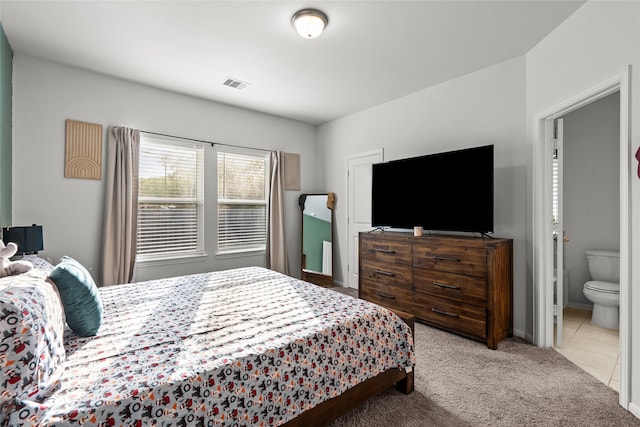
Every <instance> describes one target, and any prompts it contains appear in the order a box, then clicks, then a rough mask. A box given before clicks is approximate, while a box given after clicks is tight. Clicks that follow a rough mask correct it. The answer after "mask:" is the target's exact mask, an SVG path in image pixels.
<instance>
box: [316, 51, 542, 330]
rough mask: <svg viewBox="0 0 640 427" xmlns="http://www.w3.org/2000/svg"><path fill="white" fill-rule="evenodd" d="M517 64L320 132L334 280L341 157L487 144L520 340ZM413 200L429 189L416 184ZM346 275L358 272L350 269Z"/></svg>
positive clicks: (342, 209)
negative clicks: (510, 246) (331, 210)
mask: <svg viewBox="0 0 640 427" xmlns="http://www.w3.org/2000/svg"><path fill="white" fill-rule="evenodd" d="M524 95H525V61H524V57H520V58H516V59H513V60H510V61H506V62H503V63H500V64H498V65H495V66H493V67H489V68H486V69H483V70H480V71H477V72H475V73H471V74H469V75H466V76H463V77H460V78H457V79H454V80H450V81H447V82H445V83H442V84H440V85H437V86H435V87H432V88H429V89H425V90H422V91H420V92H416V93H414V94H411V95H408V96H406V97H403V98H400V99H397V100H395V101H392V102H389V103H386V104H383V105H379V106H377V107H374V108H371V109H369V110H366V111H362V112H360V113H357V114H353V115H351V116H348V117H345V118H342V119H339V120H335V121H333V122H330V123H327V124H324V125H321V126H320V127H319V131H318V148H319V150H322V152H321V153H319V155H323V156H324V158H325V165H326V166H325V170H326V176H325V187H326V188H328V189H329V190H330V191H335V192H336V193H337V196H338V200H339V201H340V203H338V204H337V205H336V209H335V220H336V221H335V222H336V224H335V226H336V231H337V234H336V240H335V241H334V254H335V259H336V263H335V264H334V275H335V277H336V280H338V281H343V280H344V278H345V276H346V272H347V262H348V256H347V254H346V250H347V209H348V205H347V202H346V196H347V173H346V168H347V162H346V158H347V157H348V156H352V155H355V154H358V153H363V152H367V151H371V150H374V149H378V148H383V149H384V160H385V161H386V160H395V159H400V158H404V157H411V156H417V155H422V154H429V153H437V152H441V151H447V150H453V149H460V148H467V147H474V146H479V145H486V144H494V156H495V184H494V187H495V188H494V191H495V200H494V211H495V214H494V224H495V228H494V231H495V232H494V234H495V236H497V237H505V238H512V239H514V270H515V272H514V329H515V333H516V334H517V335H520V336H524V335H525V329H526V307H527V297H526V294H525V292H526V288H525V277H526V275H527V272H526V271H525V263H526V258H525V257H526V251H525V245H526V241H525V224H526V223H525V221H526V217H527V207H528V204H529V200H528V199H527V194H526V191H525V189H526V179H527V178H526V164H527V160H528V158H529V157H530V155H531V153H530V151H529V149H528V147H527V144H526V138H525V122H524V120H525V110H524V108H525V99H524ZM415 191H416V197H420V194H421V193H425V194H428V191H429V187H428V185H425V186H424V187H420V186H419V185H417V184H416V188H415ZM350 268H356V269H357V268H358V266H357V265H353V266H350Z"/></svg>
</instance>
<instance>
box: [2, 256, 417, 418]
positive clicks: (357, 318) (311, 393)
mask: <svg viewBox="0 0 640 427" xmlns="http://www.w3.org/2000/svg"><path fill="white" fill-rule="evenodd" d="M100 294H101V296H102V301H103V305H104V309H105V321H104V323H103V325H102V327H101V329H100V331H99V334H98V336H97V337H92V338H80V337H78V336H76V335H74V334H73V333H71V332H70V331H69V330H67V331H66V333H65V347H66V353H67V358H66V361H65V362H64V367H65V369H64V373H63V374H62V377H61V379H60V384H61V388H60V389H59V390H58V391H56V392H55V393H54V394H53V395H52V396H50V397H48V398H47V399H46V400H44V401H42V402H36V401H33V402H31V401H29V400H23V401H22V402H20V403H21V405H22V407H21V408H20V409H19V410H17V411H16V412H14V413H13V414H12V418H11V420H10V425H32V424H36V423H40V424H41V425H44V426H50V425H75V424H82V425H100V426H118V425H126V426H149V425H154V426H214V425H231V426H233V425H280V424H282V423H284V422H286V421H288V420H291V419H293V418H295V417H296V416H297V415H299V414H300V413H301V412H303V411H305V410H307V409H310V408H312V407H314V406H316V405H318V404H319V403H321V402H323V401H325V400H328V399H330V398H332V397H335V396H337V395H339V394H341V393H342V392H344V391H345V390H347V389H348V388H350V387H352V386H354V385H356V384H358V383H360V382H362V381H364V380H366V379H369V378H372V377H374V376H376V375H377V374H379V373H381V372H383V371H385V370H387V369H389V368H400V369H406V370H407V371H408V370H410V369H411V368H412V366H413V364H414V354H413V340H412V335H411V331H410V329H409V328H408V327H407V325H405V324H404V323H403V322H402V321H401V320H400V319H399V318H398V317H397V316H396V315H395V314H393V313H392V312H390V311H389V310H386V309H383V308H380V307H378V306H376V305H374V304H371V303H368V302H366V301H363V300H358V299H356V298H351V297H349V296H346V295H342V294H340V293H338V292H334V291H330V290H327V289H323V288H321V287H319V286H315V285H311V284H308V283H305V282H302V281H300V280H296V279H293V278H291V277H288V276H284V275H282V274H279V273H276V272H273V271H271V270H267V269H263V268H258V267H251V268H242V269H235V270H228V271H222V272H212V273H203V274H195V275H190V276H182V277H176V278H169V279H161V280H154V281H149V282H141V283H137V284H128V285H117V286H111V287H105V288H101V289H100Z"/></svg>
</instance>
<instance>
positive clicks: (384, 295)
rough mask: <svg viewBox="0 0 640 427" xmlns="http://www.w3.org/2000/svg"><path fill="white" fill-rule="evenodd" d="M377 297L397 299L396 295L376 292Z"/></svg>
mask: <svg viewBox="0 0 640 427" xmlns="http://www.w3.org/2000/svg"><path fill="white" fill-rule="evenodd" d="M376 295H378V296H379V297H381V298H386V299H396V297H395V296H394V295H389V294H383V293H382V292H376Z"/></svg>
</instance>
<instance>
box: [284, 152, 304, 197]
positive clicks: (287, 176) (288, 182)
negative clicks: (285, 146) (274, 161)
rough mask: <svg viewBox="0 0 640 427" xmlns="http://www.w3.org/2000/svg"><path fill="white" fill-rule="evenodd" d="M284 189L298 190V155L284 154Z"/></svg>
mask: <svg viewBox="0 0 640 427" xmlns="http://www.w3.org/2000/svg"><path fill="white" fill-rule="evenodd" d="M284 189H285V190H300V154H297V153H284Z"/></svg>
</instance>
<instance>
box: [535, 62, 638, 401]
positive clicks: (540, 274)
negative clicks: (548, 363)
mask: <svg viewBox="0 0 640 427" xmlns="http://www.w3.org/2000/svg"><path fill="white" fill-rule="evenodd" d="M629 80H630V67H625V68H624V69H622V70H621V71H620V72H619V73H617V74H615V75H613V76H611V77H609V78H607V79H605V80H603V81H601V82H600V83H598V84H596V85H594V86H593V87H590V88H588V89H586V90H584V91H583V92H580V93H578V94H576V95H574V96H572V97H571V98H569V99H566V100H565V101H563V102H561V103H559V104H557V105H555V106H553V107H551V108H549V109H547V110H546V111H543V112H541V113H539V114H537V115H536V118H535V125H534V127H533V138H534V141H536V144H535V145H534V164H533V173H534V176H533V182H534V205H533V206H534V212H533V213H534V221H533V224H534V230H533V272H534V274H533V281H534V301H535V306H534V310H535V318H534V342H535V343H536V344H537V345H539V346H543V347H551V346H554V344H555V343H554V335H555V333H556V332H557V329H556V327H555V326H556V324H557V323H558V322H559V323H560V325H562V324H563V323H566V324H565V325H564V326H569V324H570V323H571V321H569V322H563V321H562V320H563V311H564V309H563V307H565V306H571V305H574V307H569V308H571V309H576V310H580V309H583V308H584V307H581V306H580V301H579V299H578V298H579V292H581V290H580V284H578V285H575V283H577V281H579V280H581V279H579V276H576V274H578V273H577V271H579V270H580V268H579V267H577V266H573V264H572V263H571V262H569V264H568V265H569V268H568V270H569V271H564V270H566V269H562V268H560V271H559V272H558V271H557V270H556V271H554V267H556V268H557V264H556V259H555V255H556V253H557V252H556V250H554V242H560V243H559V244H561V245H562V248H563V249H564V250H566V249H567V246H568V245H572V244H573V243H574V240H576V239H577V240H578V241H579V240H580V237H579V236H581V235H582V234H586V235H597V234H598V233H599V232H600V231H599V229H598V228H599V226H598V224H590V225H589V224H588V223H587V225H586V226H584V227H583V228H579V229H577V230H575V231H574V234H573V235H570V232H571V230H567V227H569V228H571V226H572V225H571V224H570V223H566V224H563V221H562V220H563V218H562V216H561V217H560V218H559V220H558V224H556V223H555V222H556V220H555V219H554V218H553V212H554V210H553V193H554V192H553V154H554V140H555V139H556V138H555V136H556V135H555V129H556V126H557V124H556V119H559V118H563V119H565V120H566V118H567V116H568V115H569V114H570V113H572V112H576V111H578V110H581V109H582V108H583V107H588V106H589V105H590V104H592V103H594V102H597V101H599V100H601V99H604V98H607V97H609V96H610V95H614V97H612V98H609V99H608V100H607V101H610V102H612V103H614V104H615V103H616V101H615V99H616V98H615V96H617V97H618V98H617V110H618V111H619V116H618V123H617V126H618V129H619V137H618V138H617V141H616V139H615V136H613V137H612V136H608V137H607V138H613V140H612V141H611V142H610V143H609V144H608V145H606V147H607V148H608V150H609V152H608V153H607V154H612V155H615V156H617V158H618V162H619V163H618V164H619V167H618V168H617V170H615V169H614V170H611V168H610V169H605V168H603V167H600V166H603V165H597V166H598V167H596V166H588V164H587V163H584V164H582V163H580V162H577V163H578V165H577V166H575V167H574V168H577V169H578V170H579V171H581V172H587V173H589V174H590V175H593V176H594V177H595V176H598V174H601V173H606V174H608V175H609V176H613V179H615V180H617V182H618V187H617V190H610V191H611V192H615V193H617V195H618V197H619V199H618V202H617V203H616V202H612V203H613V204H616V205H617V208H618V209H617V211H616V213H614V214H609V215H611V216H614V217H615V218H611V217H610V218H609V219H608V221H616V220H617V223H618V224H619V231H618V232H617V233H615V232H613V231H610V230H609V234H617V239H618V240H617V244H618V245H619V263H620V268H619V270H620V280H619V282H620V284H619V288H620V294H619V295H620V297H619V300H620V310H619V321H620V329H619V339H618V343H619V347H618V348H619V354H620V356H619V358H618V366H619V369H618V370H619V375H618V374H617V373H616V374H614V375H615V376H616V377H618V378H619V380H620V383H619V384H620V386H619V403H620V404H621V405H622V406H623V407H624V408H629V399H630V391H629V387H630V363H631V360H630V357H629V355H630V337H629V330H630V326H631V317H630V298H629V286H630V285H629V283H630V263H629V262H630V260H629V254H630V251H631V239H630V233H631V215H630V199H629V194H630V193H629V192H630V188H631V172H632V170H631V168H630V165H631V158H632V154H631V151H632V148H631V145H630V137H629V135H630V134H629V132H630V121H629V107H630V106H629V100H630V84H629ZM596 106H597V105H596ZM585 111H587V110H585ZM581 112H582V111H581ZM599 120H600V118H599V117H595V118H592V119H591V121H593V122H594V123H595V124H596V127H597V123H598V121H599ZM563 124H564V125H565V126H564V127H566V123H563ZM592 129H593V128H592ZM564 131H565V132H566V129H564ZM562 136H563V137H565V138H563V139H566V135H562ZM600 145H603V143H602V142H601V143H600V144H599V147H597V148H602V147H600ZM576 147H577V150H578V154H577V155H576V154H574V155H573V156H572V158H571V160H580V156H583V157H584V156H586V155H587V154H586V153H589V150H586V147H581V146H580V145H577V146H576ZM576 147H574V148H576ZM574 156H577V157H575V158H574ZM564 159H569V157H568V156H567V155H565V156H564ZM596 159H597V156H596ZM559 168H560V169H559V171H561V172H562V173H563V174H564V172H565V171H564V169H565V168H564V167H563V166H562V164H560V165H559ZM578 181H580V179H578ZM564 187H566V185H564ZM585 188H586V187H585ZM592 189H593V188H592V187H589V188H588V189H587V190H586V193H585V194H579V193H578V192H575V191H573V190H572V191H571V192H569V191H567V188H563V190H564V194H563V196H562V198H561V201H562V202H566V203H573V204H574V205H575V206H577V205H578V203H575V202H574V200H575V199H577V198H578V197H580V198H582V199H586V201H590V202H591V203H592V205H591V207H587V208H582V211H581V213H580V214H579V215H577V216H576V217H577V218H578V220H584V218H586V217H587V214H588V213H589V212H590V211H592V210H594V209H593V206H595V205H596V204H600V202H599V201H598V200H597V199H595V197H594V195H593V193H592V192H590V191H589V190H592ZM569 200H571V202H569ZM563 208H565V210H566V207H562V206H561V207H560V210H562V209H563ZM579 212H580V211H579ZM606 221H607V220H605V221H604V223H606ZM564 222H566V221H564ZM555 225H557V229H556V233H555V234H554V226H555ZM568 231H569V232H568ZM575 233H578V234H575ZM565 237H567V238H568V239H569V241H568V242H566V243H563V241H564V240H566V239H564V238H565ZM608 237H610V236H608ZM608 237H607V238H608ZM601 242H602V240H600V241H598V243H601ZM588 243H591V242H588ZM574 246H576V247H577V246H578V245H574ZM571 251H572V252H575V253H578V252H580V251H579V250H577V249H573V248H572V249H571ZM571 256H573V255H571ZM569 257H570V255H568V253H567V254H566V255H565V256H564V257H563V258H562V261H564V263H565V264H566V263H567V261H569ZM580 257H584V253H582V254H580ZM583 259H584V260H585V261H584V262H585V263H586V257H585V258H583ZM573 269H576V272H575V274H574V271H573ZM587 271H588V269H585V270H584V273H583V274H587V273H586V272H587ZM554 273H555V278H554ZM581 274H582V273H581ZM567 276H568V278H567V279H565V277H567ZM558 278H560V280H559V281H558ZM563 279H565V280H566V281H567V283H568V287H567V291H568V294H567V295H568V298H567V300H568V301H571V296H573V298H574V301H572V303H573V304H568V302H567V304H566V305H565V297H564V295H565V294H564V293H562V290H560V292H561V293H560V294H559V295H558V298H557V299H556V286H558V282H560V283H561V284H562V281H563ZM585 280H586V279H585ZM572 283H573V284H572ZM582 285H584V282H583V283H582ZM587 307H590V306H587ZM567 320H568V319H567ZM583 325H584V324H583ZM561 327H562V326H561ZM577 329H578V328H576V331H577ZM562 332H564V334H562ZM569 333H570V332H569V331H567V330H566V329H564V328H562V329H561V334H562V335H568V334H569ZM561 338H564V339H565V340H566V337H564V336H563V337H561ZM565 345H566V343H565Z"/></svg>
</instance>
